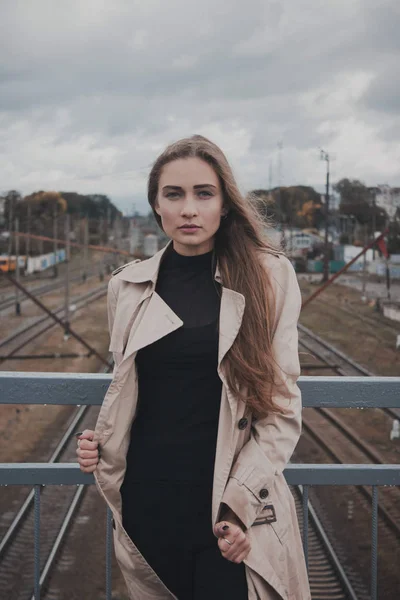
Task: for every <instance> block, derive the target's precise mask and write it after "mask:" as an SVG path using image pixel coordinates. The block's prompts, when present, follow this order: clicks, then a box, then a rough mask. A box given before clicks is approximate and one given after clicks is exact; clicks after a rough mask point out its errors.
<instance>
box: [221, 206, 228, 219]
mask: <svg viewBox="0 0 400 600" xmlns="http://www.w3.org/2000/svg"><path fill="white" fill-rule="evenodd" d="M228 212H229V208H227V207H226V206H225V207H224V208H223V209H222V210H221V217H226V215H227V214H228Z"/></svg>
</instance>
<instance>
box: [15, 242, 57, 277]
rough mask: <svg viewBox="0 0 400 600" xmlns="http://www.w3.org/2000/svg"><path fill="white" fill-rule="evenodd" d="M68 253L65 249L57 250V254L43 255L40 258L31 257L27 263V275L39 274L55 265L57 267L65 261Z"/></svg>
mask: <svg viewBox="0 0 400 600" xmlns="http://www.w3.org/2000/svg"><path fill="white" fill-rule="evenodd" d="M65 257H66V253H65V248H61V250H57V252H50V253H49V254H41V255H40V256H29V257H28V260H27V261H26V270H25V272H26V274H27V275H30V274H31V273H39V272H41V271H45V270H46V269H49V268H50V267H53V266H54V265H57V264H59V263H61V262H64V261H65Z"/></svg>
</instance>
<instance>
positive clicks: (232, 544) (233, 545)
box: [214, 521, 250, 563]
mask: <svg viewBox="0 0 400 600" xmlns="http://www.w3.org/2000/svg"><path fill="white" fill-rule="evenodd" d="M214 533H215V535H216V536H217V537H218V547H219V549H220V550H221V554H222V556H223V557H224V558H226V559H227V560H230V561H231V562H234V563H241V562H242V561H243V560H244V559H245V558H246V556H247V555H248V553H249V552H250V541H249V538H248V537H247V535H246V533H245V532H244V531H243V529H242V528H241V527H240V526H239V525H236V524H235V523H232V522H231V521H221V522H220V523H217V524H216V525H215V527H214Z"/></svg>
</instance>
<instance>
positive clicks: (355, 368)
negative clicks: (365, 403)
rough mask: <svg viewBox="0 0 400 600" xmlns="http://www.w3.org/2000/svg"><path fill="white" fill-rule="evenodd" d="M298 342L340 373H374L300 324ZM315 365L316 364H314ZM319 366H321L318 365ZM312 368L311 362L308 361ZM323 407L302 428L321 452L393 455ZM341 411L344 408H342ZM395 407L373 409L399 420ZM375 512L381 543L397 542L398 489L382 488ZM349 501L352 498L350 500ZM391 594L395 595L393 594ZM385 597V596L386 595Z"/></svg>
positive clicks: (386, 458)
mask: <svg viewBox="0 0 400 600" xmlns="http://www.w3.org/2000/svg"><path fill="white" fill-rule="evenodd" d="M299 334H300V335H299V345H300V347H303V348H305V349H306V350H307V351H308V352H310V353H311V354H312V355H313V358H314V359H316V360H317V361H319V362H320V363H322V366H324V367H326V368H327V369H330V370H332V371H333V372H334V373H335V374H336V375H339V376H364V377H365V376H372V375H373V374H372V373H371V372H370V371H368V370H367V369H365V368H364V367H363V366H362V365H359V364H358V363H356V362H355V361H354V360H352V359H351V358H350V357H348V356H346V355H345V354H344V353H343V352H341V351H340V350H338V349H337V348H334V347H333V346H332V345H331V344H329V343H327V342H326V341H325V340H323V339H321V338H320V337H319V336H317V335H316V334H314V333H313V332H312V331H310V330H309V329H307V328H306V327H304V326H302V325H299ZM316 366H318V365H317V363H316ZM319 366H321V365H319ZM307 369H310V370H312V364H307ZM338 412H339V413H340V412H341V411H336V412H335V411H334V410H331V409H326V408H316V409H307V411H305V413H306V414H303V429H304V432H305V435H306V436H307V437H308V438H309V439H310V440H312V442H313V443H314V444H315V445H316V447H317V448H318V449H319V450H322V451H323V453H324V455H325V456H326V457H328V458H329V461H330V462H331V461H332V460H333V461H334V462H336V463H354V464H355V463H375V464H385V463H390V462H393V454H392V455H390V454H387V453H386V454H385V453H382V451H378V450H377V449H376V448H375V447H373V446H371V443H370V442H368V443H367V442H366V441H364V440H363V431H362V426H363V423H362V422H361V423H360V425H361V427H357V425H358V421H359V420H358V419H353V422H352V423H351V425H349V423H348V419H347V422H346V420H345V419H344V414H340V415H339V414H337V413H338ZM342 412H343V411H342ZM399 412H400V411H398V410H395V409H387V408H383V409H375V416H376V415H379V414H381V415H382V419H384V418H385V417H386V422H388V419H399V418H400V415H399ZM349 493H351V492H349ZM360 494H361V495H362V497H363V499H364V501H365V503H366V510H367V511H368V512H369V514H371V513H370V511H371V507H372V503H373V495H372V491H371V489H370V487H367V486H358V487H356V488H354V489H353V497H354V504H356V505H359V502H360V499H359V497H360ZM379 498H380V501H379V505H378V515H379V521H380V539H381V543H382V542H384V543H383V545H385V544H389V543H390V544H399V543H400V490H399V489H398V488H395V487H384V488H380V490H379ZM350 502H352V501H350ZM393 597H394V596H393ZM385 598H386V596H385Z"/></svg>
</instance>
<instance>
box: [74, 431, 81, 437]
mask: <svg viewBox="0 0 400 600" xmlns="http://www.w3.org/2000/svg"><path fill="white" fill-rule="evenodd" d="M82 433H83V431H78V432H77V433H74V436H75V437H79V436H80V435H82Z"/></svg>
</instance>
